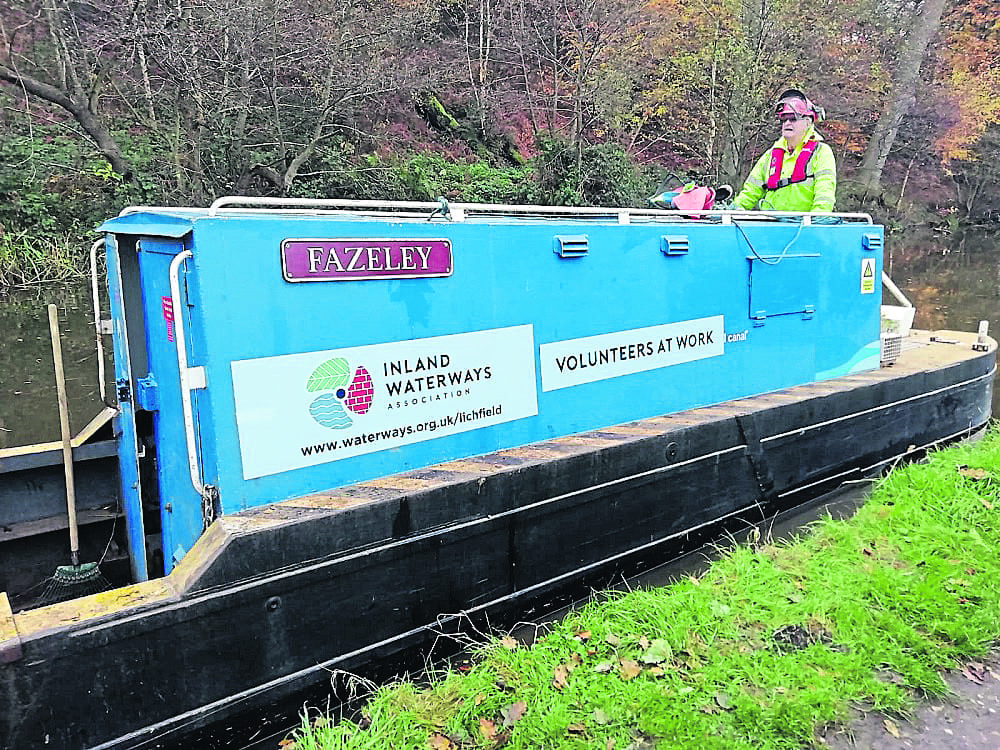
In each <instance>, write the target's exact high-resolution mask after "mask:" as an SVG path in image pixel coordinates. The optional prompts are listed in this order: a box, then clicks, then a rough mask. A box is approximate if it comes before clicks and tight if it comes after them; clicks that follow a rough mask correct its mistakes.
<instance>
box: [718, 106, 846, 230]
mask: <svg viewBox="0 0 1000 750" xmlns="http://www.w3.org/2000/svg"><path fill="white" fill-rule="evenodd" d="M775 114H776V115H777V117H778V121H779V123H780V124H781V138H779V139H778V140H777V141H775V144H774V146H772V147H771V150H770V151H767V152H765V153H764V154H763V155H762V156H761V157H760V158H759V159H758V160H757V163H756V164H755V165H754V168H753V170H752V171H751V172H750V176H749V177H747V179H746V182H745V183H744V184H743V190H741V191H740V193H739V195H737V196H736V197H735V198H734V199H733V205H734V206H738V207H739V208H742V209H744V210H747V211H749V210H752V209H754V208H758V209H761V210H765V211H801V212H804V213H805V212H823V213H829V212H831V211H833V204H834V200H835V197H836V192H837V164H836V160H835V158H834V156H833V149H832V148H830V146H829V145H828V144H826V143H824V141H823V137H822V136H821V135H820V134H819V133H818V132H816V127H815V126H816V123H817V122H819V120H821V119H822V117H823V109H822V108H821V107H817V106H816V105H815V104H813V103H812V102H811V101H810V100H809V97H807V96H806V95H805V94H804V93H802V92H801V91H799V90H798V89H788V90H786V91H785V92H784V93H782V94H781V96H779V97H778V103H777V105H776V106H775Z"/></svg>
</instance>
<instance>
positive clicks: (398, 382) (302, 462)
mask: <svg viewBox="0 0 1000 750" xmlns="http://www.w3.org/2000/svg"><path fill="white" fill-rule="evenodd" d="M231 364H232V373H233V392H234V395H235V399H236V424H237V429H238V432H239V439H240V454H241V456H242V459H243V477H244V478H245V479H253V478H255V477H262V476H267V475H269V474H277V473H278V472H282V471H288V470H290V469H300V468H303V467H306V466H315V465H317V464H322V463H328V462H331V461H337V460H339V459H341V458H348V457H350V456H357V455H361V454H364V453H373V452H375V451H381V450H386V449H388V448H396V447H399V446H401V445H407V444H410V443H417V442H420V441H423V440H430V439H432V438H438V437H441V436H443V435H453V434H455V433H459V432H466V431H468V430H475V429H478V428H480V427H488V426H490V425H496V424H500V423H503V422H511V421H513V420H516V419H522V418H524V417H530V416H534V415H535V414H537V413H538V399H537V393H536V384H535V355H534V334H533V329H532V327H531V326H530V325H523V326H514V327H511V328H499V329H493V330H487V331H477V332H473V333H459V334H452V335H448V336H435V337H432V338H425V339H415V340H409V341H394V342H390V343H386V344H372V345H369V346H358V347H352V348H346V349H335V350H329V351H320V352H308V353H303V354H288V355H281V356H274V357H261V358H258V359H246V360H239V361H235V362H232V363H231Z"/></svg>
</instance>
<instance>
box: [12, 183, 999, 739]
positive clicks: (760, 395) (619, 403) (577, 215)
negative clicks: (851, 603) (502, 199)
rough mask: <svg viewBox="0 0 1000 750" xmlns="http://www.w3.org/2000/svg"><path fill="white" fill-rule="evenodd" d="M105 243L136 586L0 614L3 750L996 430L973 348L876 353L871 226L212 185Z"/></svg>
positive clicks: (216, 705)
mask: <svg viewBox="0 0 1000 750" xmlns="http://www.w3.org/2000/svg"><path fill="white" fill-rule="evenodd" d="M100 232H101V233H102V234H103V235H104V241H103V246H104V250H105V252H106V257H107V268H108V286H109V290H110V300H111V303H110V306H111V309H110V320H111V323H110V329H111V331H112V333H111V336H112V340H113V348H114V353H115V374H114V375H115V383H116V389H115V390H116V394H115V395H116V396H117V404H118V411H117V414H116V415H115V419H114V437H113V441H114V442H113V447H114V450H113V453H114V456H115V457H116V458H117V461H116V466H117V483H118V492H117V493H116V495H117V497H116V513H117V514H120V517H121V518H122V519H123V520H124V527H125V530H126V533H125V538H124V540H123V547H124V548H125V551H126V552H127V555H126V556H127V559H128V563H129V578H130V582H129V583H127V585H124V586H120V587H118V588H115V589H113V590H111V591H107V592H101V593H98V594H95V595H91V596H85V597H80V598H76V599H73V600H70V601H66V602H61V603H56V604H51V605H49V606H43V607H36V608H27V609H23V610H21V611H18V612H14V608H12V607H11V606H10V604H9V601H8V599H7V597H6V596H0V677H2V679H3V680H4V683H5V684H8V685H15V686H16V689H14V690H9V691H7V695H6V696H5V697H4V698H2V699H0V742H5V743H6V744H5V745H4V746H6V747H28V746H34V745H35V744H40V743H41V741H42V740H43V739H45V738H48V741H49V742H50V743H51V744H50V745H49V746H52V747H74V748H76V747H94V748H97V747H100V748H134V747H142V746H144V743H148V742H150V741H151V740H152V739H153V738H158V737H163V736H166V735H170V734H176V733H178V732H181V731H188V730H190V728H191V727H192V726H197V725H200V724H204V723H207V722H208V721H210V720H218V719H219V718H221V717H222V716H224V715H227V714H228V713H231V712H232V711H235V710H237V709H239V710H245V709H246V708H247V707H248V706H253V705H264V704H265V703H266V702H268V701H273V700H275V699H277V698H280V697H282V696H285V695H289V694H291V693H292V692H294V691H295V690H300V689H302V688H304V687H306V686H309V685H311V684H315V683H317V682H322V681H324V680H325V679H326V675H327V673H328V672H327V670H329V669H330V668H333V667H339V668H354V667H358V666H359V665H363V664H365V663H366V662H367V661H368V660H370V659H372V658H374V657H375V656H376V655H385V654H387V653H392V652H394V651H398V650H401V649H404V648H409V647H412V646H413V645H415V644H416V645H419V644H420V643H422V642H425V641H426V639H427V638H428V637H431V634H432V633H433V632H435V630H436V629H438V628H440V627H442V623H443V622H444V621H445V620H447V621H449V622H457V621H458V620H460V619H461V618H463V617H474V616H481V615H487V614H488V615H489V616H490V617H492V618H494V621H502V620H503V615H504V613H507V614H513V613H516V612H518V611H520V610H522V609H523V608H524V607H526V606H529V604H530V603H531V602H532V601H535V600H537V599H538V598H539V597H546V596H552V595H554V594H556V593H558V592H560V591H562V590H568V589H570V588H572V587H576V588H577V589H578V588H579V587H580V586H581V585H588V584H591V583H593V582H595V581H600V580H602V578H601V576H604V577H605V578H604V580H606V577H607V576H608V575H609V571H612V570H617V569H619V568H620V567H621V566H624V565H626V564H628V563H629V562H630V561H632V562H634V561H636V560H640V559H642V560H650V559H652V560H656V559H663V557H664V556H666V555H668V554H669V550H671V549H674V546H672V545H676V544H677V543H678V540H682V539H684V538H685V537H688V536H691V535H694V534H697V533H699V532H700V531H702V530H705V529H711V528H715V527H717V525H718V524H720V523H723V522H726V521H729V522H735V523H753V522H757V521H759V520H761V518H762V517H764V516H765V515H766V514H768V513H773V512H774V511H776V510H777V509H779V508H781V507H788V506H790V505H794V504H795V502H797V501H799V500H800V499H801V498H803V497H806V496H807V495H808V494H809V493H810V492H815V491H816V490H817V489H818V488H821V487H825V486H828V485H830V484H835V483H837V482H839V481H843V480H844V479H845V478H850V477H855V476H860V475H863V474H866V473H871V472H873V471H877V470H878V468H879V467H881V466H883V465H884V464H886V463H887V462H889V461H891V460H894V459H895V458H897V457H898V456H899V455H901V454H905V453H906V452H907V451H911V450H912V449H913V448H914V447H917V448H920V447H923V446H927V445H931V444H934V443H936V442H938V441H942V440H947V439H953V438H955V437H959V436H961V435H964V434H968V433H969V432H971V431H974V430H976V429H979V428H981V427H982V426H983V425H984V424H985V423H986V422H987V420H988V419H989V416H990V397H991V393H992V382H993V375H994V371H995V344H994V343H993V342H992V340H990V339H988V338H987V337H985V336H978V337H977V336H975V335H972V336H966V335H964V334H954V335H952V334H949V336H947V337H942V336H940V335H939V336H936V337H935V338H936V339H937V340H931V337H930V336H929V335H928V336H925V337H923V338H919V337H911V338H910V343H911V346H910V347H909V349H910V351H907V352H905V353H902V354H900V353H898V352H897V353H894V354H893V355H892V360H893V363H892V365H891V366H890V367H886V366H882V365H883V364H888V363H887V362H884V360H885V359H886V351H885V345H884V344H885V341H886V336H885V334H884V332H883V330H882V328H883V325H882V306H881V302H882V279H883V268H882V250H883V242H884V234H883V229H882V227H881V226H878V225H876V224H874V223H873V222H872V220H871V218H870V217H869V216H867V215H864V214H834V215H823V216H820V215H808V214H806V215H797V214H773V213H756V212H755V213H752V214H747V213H737V212H731V211H707V212H701V213H698V214H697V215H691V214H690V213H679V212H675V211H662V210H638V209H608V208H575V209H571V208H559V207H538V206H524V207H518V206H489V205H470V204H458V205H455V204H451V205H449V204H448V203H447V202H445V201H441V202H439V203H383V202H368V201H311V200H294V199H290V200H282V201H273V200H266V199H252V198H227V199H220V200H219V201H216V203H215V204H213V205H212V206H211V207H209V208H204V209H193V208H154V207H138V208H132V209H128V210H126V211H124V212H123V213H122V214H121V215H120V216H118V217H116V218H114V219H111V220H109V221H107V222H105V223H104V224H103V225H102V226H101V227H100ZM99 317H101V316H98V318H99ZM98 327H99V328H100V322H98ZM897 338H898V337H897ZM942 339H943V340H942ZM951 342H955V343H951ZM897 343H898V342H897ZM105 453H107V451H105ZM105 457H106V456H105ZM3 461H4V457H3V456H2V454H0V470H2V469H3V464H2V462H3ZM28 470H29V469H28V468H27V467H24V468H18V469H17V470H16V471H28ZM16 471H14V470H11V471H10V472H9V473H8V476H12V475H14V474H16ZM2 481H3V479H2V478H0V482H2ZM2 498H3V495H2V494H0V499H2ZM84 502H85V501H84ZM3 507H4V506H3V505H2V504H0V522H3V521H4V518H3V515H2V514H3V512H4V511H3ZM18 513H20V514H21V515H22V516H23V515H24V508H23V506H22V507H19V509H18ZM38 520H39V519H37V518H36V519H27V520H25V519H22V518H20V517H18V519H17V523H21V524H23V523H27V522H28V521H30V522H35V523H37V522H38ZM0 545H2V538H0ZM0 549H2V546H0ZM49 570H51V568H49ZM0 584H7V585H8V586H9V584H8V582H6V581H0ZM447 615H450V616H452V617H451V619H450V620H448V618H447V617H446V618H445V620H442V617H443V616H447ZM81 676H85V679H84V682H85V684H81V683H80V678H81ZM71 696H72V698H71ZM67 704H69V705H67Z"/></svg>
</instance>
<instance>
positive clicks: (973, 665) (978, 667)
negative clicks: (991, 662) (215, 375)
mask: <svg viewBox="0 0 1000 750" xmlns="http://www.w3.org/2000/svg"><path fill="white" fill-rule="evenodd" d="M989 673H990V670H989V667H987V666H986V665H985V664H982V663H980V662H978V661H973V662H969V663H968V664H966V665H965V666H964V667H963V668H962V674H963V675H964V676H965V678H966V679H967V680H969V682H974V683H976V684H977V685H982V684H983V683H984V682H985V681H986V677H987V675H989Z"/></svg>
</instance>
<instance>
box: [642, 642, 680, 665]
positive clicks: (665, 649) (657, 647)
mask: <svg viewBox="0 0 1000 750" xmlns="http://www.w3.org/2000/svg"><path fill="white" fill-rule="evenodd" d="M673 655H674V652H673V649H672V648H670V644H669V643H667V642H666V641H665V640H663V639H662V638H657V639H656V640H655V641H653V642H652V643H650V644H649V647H648V648H647V649H646V651H645V653H643V655H642V663H643V664H662V663H663V662H665V661H669V660H670V659H671V657H673Z"/></svg>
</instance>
